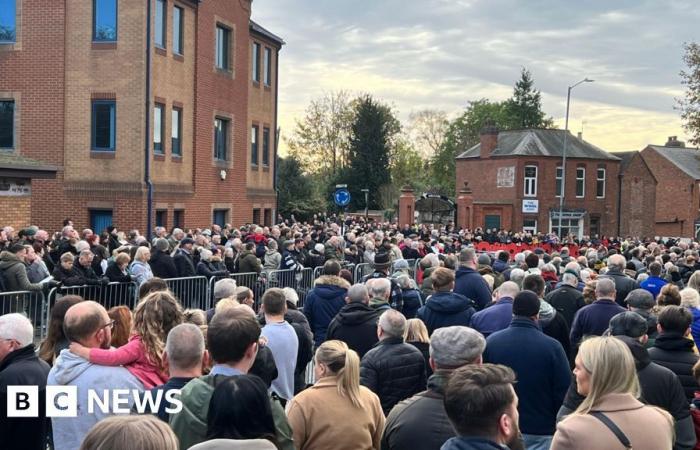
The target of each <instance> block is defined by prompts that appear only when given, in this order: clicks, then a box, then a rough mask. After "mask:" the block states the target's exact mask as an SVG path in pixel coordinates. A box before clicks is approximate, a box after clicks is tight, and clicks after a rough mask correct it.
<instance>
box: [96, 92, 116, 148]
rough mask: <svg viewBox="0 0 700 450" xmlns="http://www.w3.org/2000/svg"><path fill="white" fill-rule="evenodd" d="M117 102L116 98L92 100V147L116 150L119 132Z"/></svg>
mask: <svg viewBox="0 0 700 450" xmlns="http://www.w3.org/2000/svg"><path fill="white" fill-rule="evenodd" d="M116 116H117V104H116V102H115V101H114V100H94V101H93V102H92V149H93V150H96V151H112V152H113V151H114V150H115V138H116V134H117V120H116Z"/></svg>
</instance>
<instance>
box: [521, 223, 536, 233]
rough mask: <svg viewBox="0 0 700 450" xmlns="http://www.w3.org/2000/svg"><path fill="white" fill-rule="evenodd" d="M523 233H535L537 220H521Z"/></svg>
mask: <svg viewBox="0 0 700 450" xmlns="http://www.w3.org/2000/svg"><path fill="white" fill-rule="evenodd" d="M523 231H527V232H530V233H532V234H536V233H537V219H524V220H523Z"/></svg>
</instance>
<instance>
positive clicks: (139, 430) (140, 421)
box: [80, 415, 178, 450]
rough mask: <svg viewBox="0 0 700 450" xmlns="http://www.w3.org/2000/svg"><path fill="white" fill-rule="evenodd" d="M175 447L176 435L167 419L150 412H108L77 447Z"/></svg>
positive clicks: (120, 449) (162, 449) (152, 449)
mask: <svg viewBox="0 0 700 450" xmlns="http://www.w3.org/2000/svg"><path fill="white" fill-rule="evenodd" d="M107 448H108V449H110V450H132V449H139V450H178V442H177V437H175V433H173V431H172V430H171V429H170V427H169V426H168V424H167V423H166V422H163V421H162V420H160V419H158V418H157V417H156V416H151V415H129V416H127V415H122V416H111V417H108V418H106V419H103V420H101V421H99V422H97V423H96V424H95V426H94V427H92V429H90V431H89V432H88V434H86V435H85V439H83V443H82V444H81V445H80V450H102V449H107Z"/></svg>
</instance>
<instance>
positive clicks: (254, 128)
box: [250, 124, 260, 167]
mask: <svg viewBox="0 0 700 450" xmlns="http://www.w3.org/2000/svg"><path fill="white" fill-rule="evenodd" d="M259 134H260V125H257V124H253V125H251V127H250V164H251V165H252V166H255V167H257V166H258V160H259V158H260V152H259V147H258V135H259Z"/></svg>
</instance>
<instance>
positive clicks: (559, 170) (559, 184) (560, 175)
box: [554, 166, 564, 197]
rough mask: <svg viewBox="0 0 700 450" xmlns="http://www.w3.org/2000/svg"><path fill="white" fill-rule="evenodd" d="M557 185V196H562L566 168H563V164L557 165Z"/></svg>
mask: <svg viewBox="0 0 700 450" xmlns="http://www.w3.org/2000/svg"><path fill="white" fill-rule="evenodd" d="M556 178H557V182H556V186H555V187H554V192H555V193H556V194H555V196H556V197H561V187H562V184H563V178H564V169H562V167H561V166H557V173H556Z"/></svg>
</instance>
